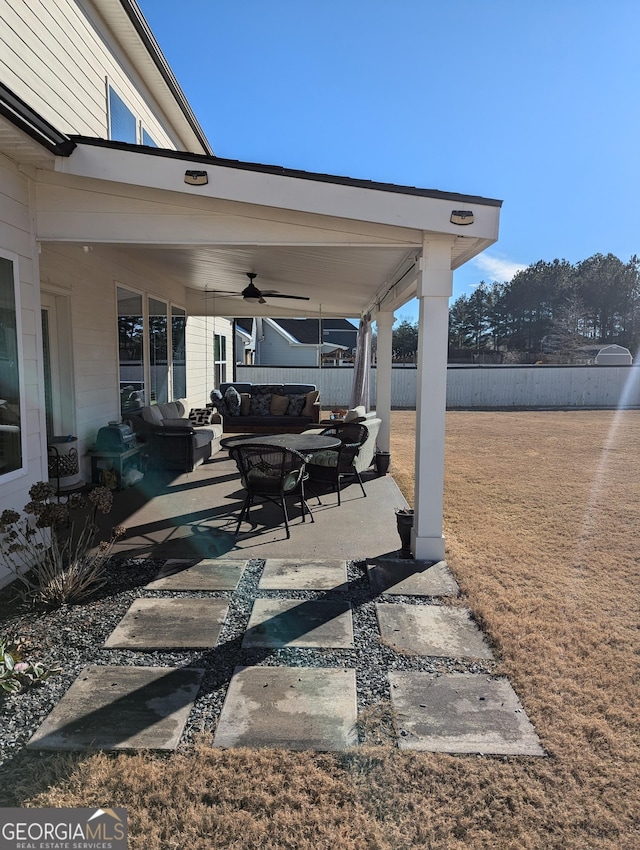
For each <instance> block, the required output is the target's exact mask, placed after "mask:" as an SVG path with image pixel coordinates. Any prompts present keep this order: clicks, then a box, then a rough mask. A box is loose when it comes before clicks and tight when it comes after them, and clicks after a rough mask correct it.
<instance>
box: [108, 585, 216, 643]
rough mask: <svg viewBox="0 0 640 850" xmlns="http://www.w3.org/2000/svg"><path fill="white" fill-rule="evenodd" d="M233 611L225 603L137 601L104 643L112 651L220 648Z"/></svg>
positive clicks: (208, 600)
mask: <svg viewBox="0 0 640 850" xmlns="http://www.w3.org/2000/svg"><path fill="white" fill-rule="evenodd" d="M228 610H229V605H228V603H227V601H226V600H224V599H207V598H198V599H193V598H184V597H183V598H177V599H172V598H168V599H163V598H153V599H136V600H135V602H133V603H132V604H131V607H130V608H129V610H128V611H127V613H126V614H125V615H124V617H123V618H122V620H121V621H120V623H119V624H118V625H117V626H116V628H115V629H114V630H113V632H112V633H111V634H110V635H109V637H108V638H107V640H106V641H105V643H104V646H105V648H108V649H177V648H180V649H186V648H189V649H191V648H209V647H212V646H215V645H216V642H217V640H218V638H219V637H220V630H221V628H222V624H223V623H224V619H225V617H226V615H227V611H228Z"/></svg>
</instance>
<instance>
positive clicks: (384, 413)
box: [376, 311, 396, 452]
mask: <svg viewBox="0 0 640 850" xmlns="http://www.w3.org/2000/svg"><path fill="white" fill-rule="evenodd" d="M395 318H396V317H395V316H394V315H393V313H390V312H388V311H387V312H383V313H378V315H377V316H376V327H377V331H378V356H377V364H376V416H377V417H378V418H379V419H380V420H382V422H381V425H380V430H379V431H378V438H377V441H378V448H379V449H380V451H383V452H388V451H389V444H390V435H391V374H392V373H391V366H392V362H393V352H392V340H393V323H394V322H395Z"/></svg>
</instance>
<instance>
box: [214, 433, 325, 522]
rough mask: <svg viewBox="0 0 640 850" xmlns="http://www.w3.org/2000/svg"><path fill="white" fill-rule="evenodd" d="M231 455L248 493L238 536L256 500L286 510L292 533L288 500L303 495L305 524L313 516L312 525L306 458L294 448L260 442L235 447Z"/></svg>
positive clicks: (232, 448) (303, 518)
mask: <svg viewBox="0 0 640 850" xmlns="http://www.w3.org/2000/svg"><path fill="white" fill-rule="evenodd" d="M229 456H230V457H231V458H233V460H235V462H236V465H237V467H238V470H239V472H240V478H241V480H242V486H243V487H244V489H245V490H246V491H247V495H246V498H245V500H244V505H243V506H242V511H241V512H240V517H239V519H238V525H237V526H236V531H235V534H236V536H237V535H238V533H239V531H240V526H241V525H242V520H243V519H245V517H246V518H247V519H248V517H249V510H250V508H251V506H252V504H253V502H254V499H256V498H258V499H266V500H267V501H269V502H273V503H274V504H275V505H278V506H279V507H280V508H281V509H282V513H283V514H284V526H285V529H286V532H287V538H289V537H290V536H291V535H290V533H289V514H288V512H287V497H288V496H294V495H297V494H298V493H299V494H300V499H301V502H302V521H303V522H305V520H306V514H307V512H308V513H309V516H310V517H311V522H313V521H314V519H313V514H312V513H311V510H310V509H309V506H308V505H307V502H306V500H305V495H304V482H305V480H306V479H307V478H308V474H307V471H306V458H305V457H304V456H303V455H301V454H300V452H296V451H294V450H293V449H285V448H274V447H273V446H261V445H259V444H256V443H252V444H251V445H246V446H243V445H242V444H240V445H237V446H232V447H231V448H230V449H229Z"/></svg>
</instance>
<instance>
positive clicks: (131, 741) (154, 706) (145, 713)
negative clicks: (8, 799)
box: [27, 665, 205, 750]
mask: <svg viewBox="0 0 640 850" xmlns="http://www.w3.org/2000/svg"><path fill="white" fill-rule="evenodd" d="M204 672H205V671H204V670H198V669H191V668H188V667H181V668H178V669H174V668H171V667H117V666H105V667H100V666H94V665H92V666H89V667H85V669H84V670H83V671H82V672H81V673H80V675H79V676H78V678H77V679H76V680H75V682H74V683H73V684H72V685H71V687H70V688H69V690H68V691H67V693H66V694H65V695H64V696H63V697H62V699H61V700H60V702H59V703H58V705H57V706H56V707H55V708H54V709H53V711H52V712H51V714H49V716H48V717H47V718H46V719H45V721H44V722H43V723H42V725H41V726H40V728H39V729H38V730H37V731H36V732H35V734H34V735H33V737H32V738H31V740H30V741H29V743H28V744H27V747H29V748H31V749H35V750H119V749H145V750H146V749H150V750H175V749H176V747H177V746H178V743H179V741H180V737H181V735H182V732H183V730H184V726H185V723H186V722H187V718H188V716H189V712H190V711H191V708H192V706H193V702H194V700H195V698H196V696H197V694H198V689H199V688H200V684H201V682H202V677H203V676H204Z"/></svg>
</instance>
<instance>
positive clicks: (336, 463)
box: [307, 422, 369, 505]
mask: <svg viewBox="0 0 640 850" xmlns="http://www.w3.org/2000/svg"><path fill="white" fill-rule="evenodd" d="M320 433H321V434H323V435H325V436H328V437H338V438H339V439H340V440H341V441H342V445H341V446H340V448H338V449H327V450H326V451H322V452H316V453H315V454H313V455H311V457H310V458H309V460H308V466H307V468H308V470H309V478H310V479H311V481H312V482H322V483H324V484H331V485H332V487H333V489H334V490H337V492H338V505H340V504H341V498H340V490H341V487H342V480H343V479H344V478H356V479H357V481H358V484H360V489H361V490H362V494H363V496H365V498H366V495H367V493H366V490H365V489H364V484H363V483H362V478H361V477H360V473H359V472H358V470H357V469H356V467H355V461H356V458H357V457H358V452H359V451H360V448H361V446H363V445H364V444H365V443H366V441H367V438H368V436H369V431H368V429H367V427H366V425H362V424H360V423H358V422H336V423H335V424H333V425H330V426H329V427H328V428H324V429H323V430H322V431H321V432H320ZM318 501H320V497H318Z"/></svg>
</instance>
